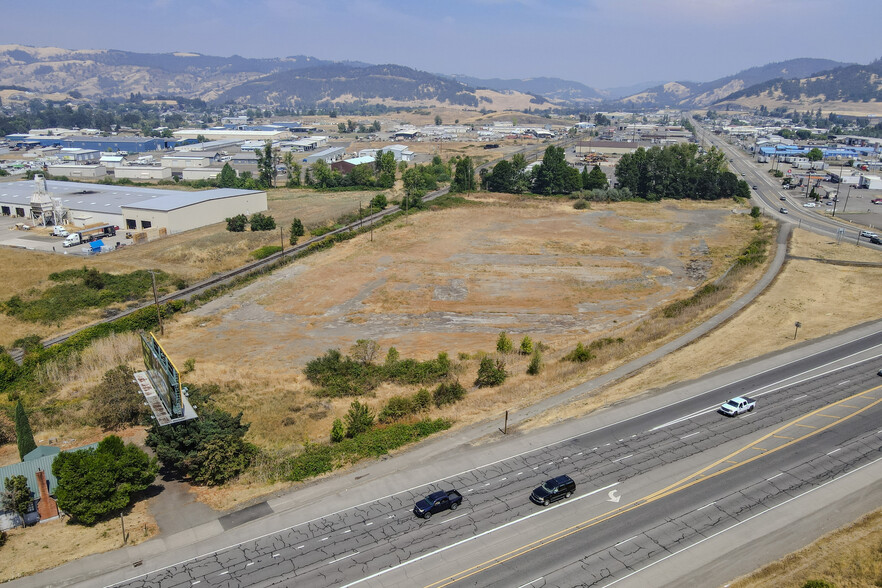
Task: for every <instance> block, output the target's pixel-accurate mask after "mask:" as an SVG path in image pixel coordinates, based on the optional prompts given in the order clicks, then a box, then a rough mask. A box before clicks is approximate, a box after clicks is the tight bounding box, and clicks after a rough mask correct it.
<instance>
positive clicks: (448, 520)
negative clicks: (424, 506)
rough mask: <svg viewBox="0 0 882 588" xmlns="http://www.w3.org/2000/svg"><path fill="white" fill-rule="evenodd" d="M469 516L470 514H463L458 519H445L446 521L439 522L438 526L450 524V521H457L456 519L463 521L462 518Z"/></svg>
mask: <svg viewBox="0 0 882 588" xmlns="http://www.w3.org/2000/svg"><path fill="white" fill-rule="evenodd" d="M467 516H469V514H468V513H466V514H461V515H459V516H458V517H453V518H452V519H444V520H441V521H438V524H440V525H443V524H445V523H449V522H450V521H455V520H456V519H461V518H462V517H467Z"/></svg>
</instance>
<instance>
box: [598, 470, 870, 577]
mask: <svg viewBox="0 0 882 588" xmlns="http://www.w3.org/2000/svg"><path fill="white" fill-rule="evenodd" d="M879 461H882V457H880V458H879V459H874V460H873V461H871V462H870V463H865V464H864V465H862V466H861V467H859V468H857V469H856V470H851V471H850V472H845V473H844V474H842V475H841V476H839V477H838V478H833V479H832V480H828V481H826V482H824V483H823V484H821V485H820V486H815V487H814V488H810V489H808V490H806V491H805V492H803V493H802V494H797V495H796V496H794V497H793V498H789V499H787V500H785V501H784V502H782V503H781V504H776V505H775V506H773V507H771V508H769V509H768V510H764V511H763V512H758V513H756V514H755V515H753V516H750V517H747V518H746V519H744V520H743V521H738V522H737V523H735V524H734V525H732V526H731V527H728V528H726V529H723V530H722V531H718V532H717V533H714V534H713V535H708V536H707V537H705V538H704V539H702V540H701V541H697V542H695V543H693V544H692V545H687V546H686V547H684V548H683V549H681V550H680V551H675V552H674V553H671V554H670V555H666V556H664V557H663V558H661V559H657V560H656V561H654V562H652V563H650V564H647V565H645V566H643V567H642V568H640V569H639V570H634V571H633V572H631V573H630V574H628V575H627V576H622V577H621V578H619V579H618V580H614V581H612V582H610V583H609V584H606V585H605V586H603V588H607V586H612V585H613V584H618V583H619V582H621V581H622V580H625V579H627V578H630V577H631V576H633V575H634V574H639V573H640V572H642V571H643V570H645V569H648V568H651V567H652V566H654V565H656V564H660V563H661V562H663V561H665V560H666V559H669V558H671V557H674V556H675V555H679V554H681V553H683V552H684V551H686V550H687V549H692V548H693V547H697V546H698V545H701V544H702V543H704V542H705V541H710V540H711V539H713V538H714V537H716V536H717V535H722V534H723V533H726V532H727V531H731V530H732V529H734V528H735V527H738V526H740V525H743V524H744V523H746V522H748V521H750V520H752V519H755V518H757V517H760V516H762V515H764V514H768V513H770V512H772V511H773V510H775V509H776V508H780V507H782V506H784V505H785V504H787V503H789V502H793V501H794V500H796V499H798V498H802V497H803V496H805V495H806V494H811V493H812V492H814V491H815V490H820V489H821V488H823V487H824V486H826V485H827V484H832V483H833V482H838V481H839V480H841V479H842V478H844V477H845V476H850V475H851V474H854V473H857V472H859V471H861V470H862V469H864V468H866V467H870V466H871V465H873V464H875V463H876V462H879ZM711 504H713V503H711Z"/></svg>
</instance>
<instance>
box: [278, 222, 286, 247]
mask: <svg viewBox="0 0 882 588" xmlns="http://www.w3.org/2000/svg"><path fill="white" fill-rule="evenodd" d="M279 242H280V244H281V245H282V251H285V229H283V228H282V227H279Z"/></svg>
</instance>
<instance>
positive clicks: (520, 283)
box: [164, 195, 751, 447]
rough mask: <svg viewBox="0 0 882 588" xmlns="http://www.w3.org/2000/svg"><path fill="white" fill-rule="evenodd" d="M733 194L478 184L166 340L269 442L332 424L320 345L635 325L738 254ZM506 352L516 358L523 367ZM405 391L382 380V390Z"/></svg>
mask: <svg viewBox="0 0 882 588" xmlns="http://www.w3.org/2000/svg"><path fill="white" fill-rule="evenodd" d="M724 206H725V205H722V204H716V205H715V204H702V203H673V202H672V203H662V204H657V205H641V204H618V205H601V206H596V207H595V208H593V209H591V210H585V211H576V210H573V208H572V203H571V201H568V200H538V199H528V198H517V197H504V196H503V197H495V198H494V197H489V196H486V195H482V196H481V198H480V199H478V198H476V199H475V204H473V205H469V206H463V207H460V208H455V209H450V210H444V211H430V212H425V213H421V214H419V215H415V216H413V217H411V220H410V224H406V225H405V224H404V223H403V222H401V223H398V224H397V225H393V226H388V227H384V228H382V229H379V230H377V231H375V233H374V237H373V241H371V240H370V237H369V236H367V235H365V236H362V237H359V238H357V239H354V240H353V241H350V242H347V243H344V244H341V245H338V246H337V247H335V248H333V249H332V250H330V251H328V252H325V253H322V254H319V255H315V256H312V257H309V258H306V259H304V260H302V261H301V262H299V263H297V264H294V265H291V266H288V267H286V268H284V269H282V270H279V271H277V272H275V273H274V274H273V275H272V276H269V277H267V278H265V279H261V280H259V281H257V282H255V283H253V284H251V285H249V286H247V287H245V288H243V289H241V290H239V291H237V292H234V293H231V294H229V295H226V296H224V297H222V298H220V299H217V300H215V301H212V302H210V303H208V304H206V305H205V306H203V307H202V308H200V309H199V310H197V311H195V312H193V313H190V314H189V315H187V316H186V317H183V318H181V319H180V320H179V321H178V323H177V325H175V326H173V327H172V329H170V330H169V331H167V337H166V339H165V340H164V345H165V346H166V349H167V350H168V351H169V352H170V353H171V354H172V355H173V356H175V357H177V358H181V360H183V358H194V359H196V371H195V372H194V374H192V375H191V379H192V380H195V381H205V382H218V383H221V384H222V385H224V386H225V388H226V390H227V392H228V393H227V395H226V398H225V399H224V403H225V404H228V405H229V406H230V408H234V409H242V410H244V411H245V413H246V414H245V420H246V421H250V422H252V423H253V426H252V434H253V436H254V438H255V440H257V441H258V442H260V443H261V444H262V445H265V446H276V447H283V446H286V445H288V446H289V445H290V444H291V443H292V442H295V441H302V440H305V438H310V439H312V440H317V439H324V438H325V436H326V435H327V431H328V430H329V429H330V424H331V421H332V420H333V418H334V417H337V416H340V415H341V414H342V413H343V412H345V410H346V407H348V404H349V400H348V399H338V400H322V401H317V400H316V399H315V398H313V397H312V396H311V395H310V394H309V393H308V386H307V385H306V384H305V382H304V380H303V376H302V371H301V370H302V367H303V365H304V364H305V363H306V362H307V361H308V360H310V359H312V358H314V357H316V356H318V355H321V354H322V353H324V352H325V351H326V350H327V349H330V348H339V349H341V350H343V351H344V352H345V351H347V350H348V349H349V347H350V346H351V345H352V344H353V343H354V342H355V341H356V340H357V339H365V338H368V339H375V340H377V341H378V342H379V343H380V346H381V349H382V353H385V351H386V349H388V347H390V346H395V347H396V348H397V349H398V350H399V352H400V353H401V355H402V357H417V358H421V359H423V358H428V357H432V356H435V355H436V354H437V353H438V352H440V351H447V352H448V353H450V355H451V357H452V358H454V359H456V358H457V357H458V354H459V353H464V354H469V356H472V355H473V354H475V353H476V352H478V351H481V350H484V351H493V350H494V346H495V340H496V337H497V335H498V334H499V332H500V331H503V330H505V331H508V332H509V333H510V334H511V336H512V338H513V339H514V340H515V342H516V343H517V342H519V340H520V338H521V337H522V336H523V335H525V334H528V335H530V336H531V337H532V338H533V339H534V340H541V341H543V342H544V343H546V344H547V345H548V346H549V347H550V350H551V351H549V353H554V351H561V350H564V349H566V348H569V347H571V346H572V345H574V344H575V343H576V342H577V341H585V342H587V341H591V340H593V339H596V338H598V337H601V336H604V335H607V334H610V333H617V332H620V331H624V330H627V329H629V328H631V327H633V325H634V324H635V323H636V322H637V321H639V320H640V319H641V317H643V316H645V315H646V313H647V312H649V311H650V310H651V309H652V308H655V307H657V306H658V305H660V304H663V303H664V302H666V301H669V300H672V299H674V298H677V297H681V296H685V295H688V292H689V291H690V290H691V289H693V288H694V287H695V286H696V285H698V284H701V283H703V281H704V280H705V279H706V278H708V277H712V276H715V275H718V274H719V273H721V272H722V271H723V270H724V269H725V268H726V267H728V266H729V264H730V263H731V257H732V255H733V254H734V253H735V252H736V251H738V250H739V249H740V248H741V247H743V244H744V243H746V241H747V239H748V237H747V234H748V233H749V232H750V226H751V223H750V222H748V221H749V219H747V218H745V216H744V215H737V214H733V212H732V210H730V209H728V208H724ZM507 361H508V362H510V364H511V370H512V372H513V373H518V372H519V373H522V372H523V368H525V367H526V364H525V365H524V366H520V365H519V363H518V362H519V361H521V360H519V359H518V358H517V357H514V358H509V359H507ZM525 361H526V360H524V362H525ZM463 369H465V370H466V371H468V369H471V368H470V366H469V365H465V366H463ZM471 378H473V376H471V377H470V376H463V377H462V380H463V382H466V381H467V380H468V381H470V379H471ZM394 392H396V391H395V390H394V389H392V388H391V387H385V386H384V387H381V388H380V389H379V390H378V391H377V396H378V400H377V401H375V402H376V403H377V404H378V403H379V401H380V400H381V399H382V398H384V397H386V396H388V395H390V394H392V393H394ZM476 394H478V395H479V396H480V394H483V392H482V393H477V392H476ZM523 400H524V401H528V397H525V398H524V399H523ZM286 417H287V418H286ZM283 422H284V423H285V424H284V425H283V424H282V423H283Z"/></svg>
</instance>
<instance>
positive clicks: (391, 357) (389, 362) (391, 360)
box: [383, 347, 400, 368]
mask: <svg viewBox="0 0 882 588" xmlns="http://www.w3.org/2000/svg"><path fill="white" fill-rule="evenodd" d="M399 357H400V355H399V353H398V350H397V349H395V348H394V347H390V348H389V351H387V352H386V361H385V362H383V364H384V365H385V366H386V367H387V368H389V367H394V366H395V364H396V363H398V359H399Z"/></svg>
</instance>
